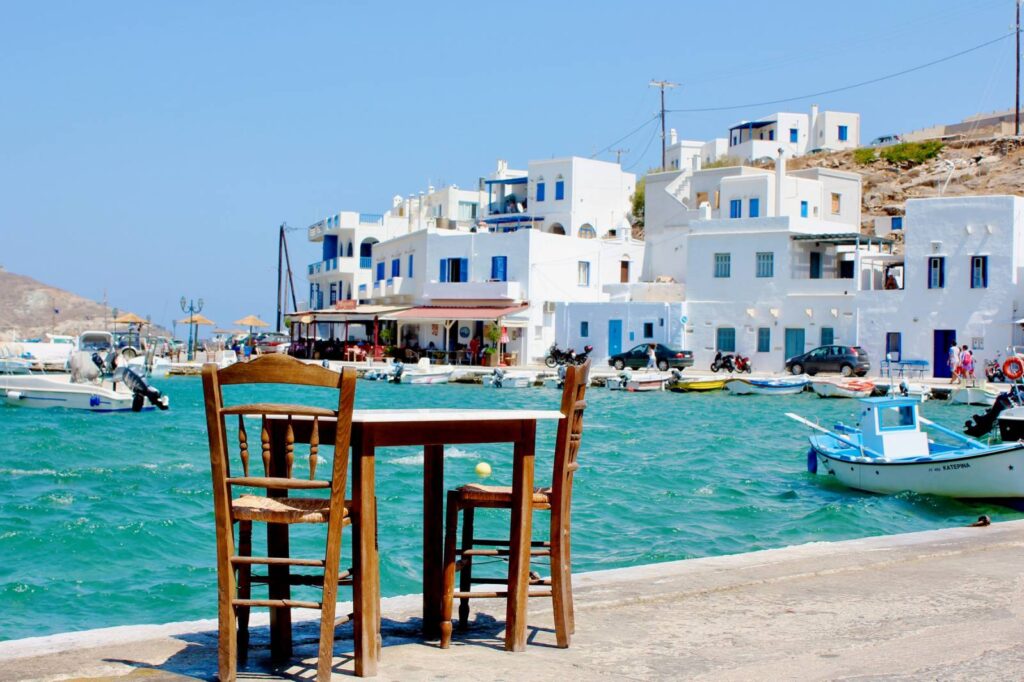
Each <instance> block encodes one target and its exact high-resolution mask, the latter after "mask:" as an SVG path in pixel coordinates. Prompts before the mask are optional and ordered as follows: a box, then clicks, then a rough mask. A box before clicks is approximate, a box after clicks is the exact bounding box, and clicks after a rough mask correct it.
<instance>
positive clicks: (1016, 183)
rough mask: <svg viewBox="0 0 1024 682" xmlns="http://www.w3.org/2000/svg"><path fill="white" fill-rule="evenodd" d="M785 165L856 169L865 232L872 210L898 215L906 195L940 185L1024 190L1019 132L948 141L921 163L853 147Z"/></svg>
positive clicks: (935, 190)
mask: <svg viewBox="0 0 1024 682" xmlns="http://www.w3.org/2000/svg"><path fill="white" fill-rule="evenodd" d="M871 156H874V159H873V160H872V159H871V158H870V157H871ZM788 166H789V168H792V169H794V170H796V169H799V168H813V167H820V168H835V169H838V170H844V171H850V172H853V173H860V174H861V175H862V176H863V178H864V190H863V203H864V220H863V224H864V231H865V232H868V233H870V232H871V231H872V219H873V218H874V217H875V216H885V215H900V214H902V213H903V209H904V207H903V204H904V202H905V201H906V200H907V199H912V198H916V197H934V196H938V194H939V191H940V189H941V190H942V191H943V196H956V195H963V194H1024V138H1018V137H997V138H986V139H980V140H961V141H953V142H947V143H945V144H943V145H942V148H941V149H940V150H939V152H938V154H937V155H935V156H934V157H933V158H931V159H928V160H925V161H922V162H920V163H917V162H914V161H900V162H892V161H888V160H886V159H884V158H880V157H879V155H878V154H874V155H872V154H871V152H868V151H866V150H857V151H850V152H837V153H834V154H814V155H811V156H805V157H801V158H797V159H792V160H791V161H790V162H789V164H788ZM947 180H948V184H947ZM943 186H945V188H944V189H943Z"/></svg>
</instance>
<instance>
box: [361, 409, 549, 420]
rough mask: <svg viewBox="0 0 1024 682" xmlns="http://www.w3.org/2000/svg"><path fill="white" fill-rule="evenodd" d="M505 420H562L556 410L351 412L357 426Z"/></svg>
mask: <svg viewBox="0 0 1024 682" xmlns="http://www.w3.org/2000/svg"><path fill="white" fill-rule="evenodd" d="M507 419H535V420H538V421H540V420H545V419H553V420H557V419H562V413H561V412H559V411H558V410H467V409H463V408H426V409H407V410H353V411H352V421H353V422H354V423H358V424H373V423H381V422H388V423H397V422H475V421H502V420H507Z"/></svg>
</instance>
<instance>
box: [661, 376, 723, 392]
mask: <svg viewBox="0 0 1024 682" xmlns="http://www.w3.org/2000/svg"><path fill="white" fill-rule="evenodd" d="M725 382H726V379H702V378H700V377H688V378H686V379H683V378H679V379H676V380H675V381H670V382H669V383H667V384H666V385H665V388H666V389H668V390H670V391H674V392H676V393H709V392H711V391H721V390H722V389H723V388H725Z"/></svg>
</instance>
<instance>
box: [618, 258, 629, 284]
mask: <svg viewBox="0 0 1024 682" xmlns="http://www.w3.org/2000/svg"><path fill="white" fill-rule="evenodd" d="M629 265H630V258H629V254H625V253H624V254H622V258H621V259H620V260H619V282H621V283H622V284H628V283H629Z"/></svg>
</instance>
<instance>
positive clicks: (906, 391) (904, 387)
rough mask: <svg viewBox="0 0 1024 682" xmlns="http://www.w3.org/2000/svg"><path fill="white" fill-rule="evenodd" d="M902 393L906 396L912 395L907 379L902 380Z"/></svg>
mask: <svg viewBox="0 0 1024 682" xmlns="http://www.w3.org/2000/svg"><path fill="white" fill-rule="evenodd" d="M900 395H901V396H903V397H904V398H906V397H907V396H909V395H910V387H909V386H907V382H905V381H901V382H900Z"/></svg>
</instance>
